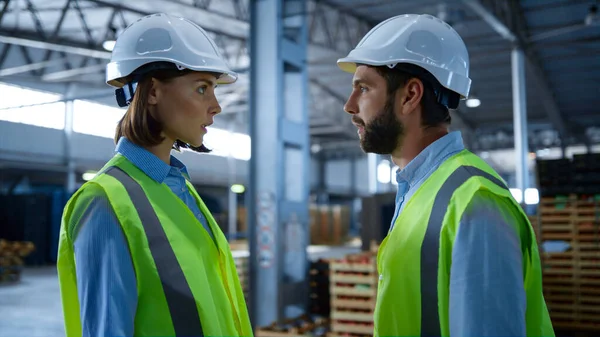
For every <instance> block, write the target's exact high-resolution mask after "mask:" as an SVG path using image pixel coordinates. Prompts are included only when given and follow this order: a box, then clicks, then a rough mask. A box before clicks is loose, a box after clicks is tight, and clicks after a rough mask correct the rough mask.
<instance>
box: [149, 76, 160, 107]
mask: <svg viewBox="0 0 600 337" xmlns="http://www.w3.org/2000/svg"><path fill="white" fill-rule="evenodd" d="M159 85H160V83H159V82H158V81H157V80H156V79H154V78H152V79H151V80H150V90H149V91H148V104H150V105H156V104H158V99H159V95H160V88H158V86H159Z"/></svg>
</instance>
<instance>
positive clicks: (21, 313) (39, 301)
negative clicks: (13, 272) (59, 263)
mask: <svg viewBox="0 0 600 337" xmlns="http://www.w3.org/2000/svg"><path fill="white" fill-rule="evenodd" d="M64 335H65V331H64V327H63V313H62V306H61V303H60V291H59V287H58V276H57V273H56V267H43V268H28V269H25V270H24V271H23V274H22V275H21V281H20V282H16V283H0V337H21V336H22V337H42V336H43V337H55V336H56V337H60V336H64Z"/></svg>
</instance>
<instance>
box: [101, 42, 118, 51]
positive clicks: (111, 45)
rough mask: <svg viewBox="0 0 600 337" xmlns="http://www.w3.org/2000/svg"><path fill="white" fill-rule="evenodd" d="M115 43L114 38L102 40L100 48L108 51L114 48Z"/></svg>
mask: <svg viewBox="0 0 600 337" xmlns="http://www.w3.org/2000/svg"><path fill="white" fill-rule="evenodd" d="M115 43H117V41H115V40H106V41H104V42H102V48H104V49H105V50H108V51H113V49H115Z"/></svg>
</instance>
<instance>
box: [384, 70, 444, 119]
mask: <svg viewBox="0 0 600 337" xmlns="http://www.w3.org/2000/svg"><path fill="white" fill-rule="evenodd" d="M374 68H375V69H376V70H377V72H378V73H379V75H381V76H383V78H385V81H386V83H387V89H388V90H387V93H388V97H391V96H393V95H394V94H395V93H396V90H398V89H400V88H402V87H404V86H405V85H406V83H407V82H408V81H409V80H410V79H411V78H418V79H419V80H421V82H423V87H424V90H423V97H421V107H422V114H421V125H422V126H423V127H425V128H428V127H435V126H439V125H441V124H450V123H451V121H452V119H451V117H450V111H449V110H448V108H447V107H446V106H444V105H442V104H440V103H438V100H437V97H436V95H435V93H434V91H433V87H432V84H435V85H439V83H438V82H437V80H435V79H434V78H433V76H428V77H430V78H422V77H425V76H423V75H422V76H419V75H415V74H420V73H424V72H423V71H422V70H421V69H418V67H417V66H413V65H408V64H407V65H403V67H402V68H401V67H395V68H392V69H390V68H389V67H386V66H381V67H374ZM407 70H408V71H407ZM434 81H435V82H434ZM432 82H434V83H432Z"/></svg>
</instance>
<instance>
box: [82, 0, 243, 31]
mask: <svg viewBox="0 0 600 337" xmlns="http://www.w3.org/2000/svg"><path fill="white" fill-rule="evenodd" d="M90 1H91V2H93V3H95V4H98V5H100V6H102V7H108V8H113V9H118V10H121V11H126V12H132V13H136V14H138V15H141V16H146V15H149V14H153V13H154V12H156V11H163V12H167V13H178V12H182V11H184V12H185V16H186V17H188V18H193V20H194V21H195V22H199V23H200V22H201V23H202V28H203V29H204V30H206V31H207V32H212V33H216V34H220V35H225V36H227V37H230V38H234V39H238V40H239V39H242V40H246V39H247V38H248V34H249V31H250V23H249V22H247V21H242V20H238V19H236V18H235V17H231V16H228V15H223V14H221V13H217V12H213V11H209V10H206V9H204V8H201V7H196V6H194V5H193V4H187V3H183V2H181V1H179V2H177V3H174V2H171V1H152V2H147V1H129V2H127V5H122V4H121V3H122V1H121V0H90ZM149 5H150V6H149ZM149 7H150V8H149ZM182 7H184V9H182ZM152 8H153V9H152ZM182 14H183V13H182Z"/></svg>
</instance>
